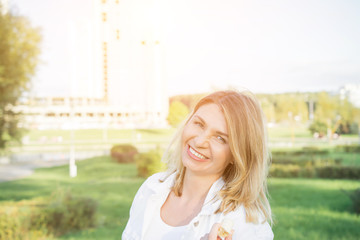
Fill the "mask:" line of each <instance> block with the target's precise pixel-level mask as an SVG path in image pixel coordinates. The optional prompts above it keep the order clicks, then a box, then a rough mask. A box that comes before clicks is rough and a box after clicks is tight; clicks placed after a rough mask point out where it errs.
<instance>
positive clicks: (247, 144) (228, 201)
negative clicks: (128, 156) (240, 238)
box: [164, 91, 272, 223]
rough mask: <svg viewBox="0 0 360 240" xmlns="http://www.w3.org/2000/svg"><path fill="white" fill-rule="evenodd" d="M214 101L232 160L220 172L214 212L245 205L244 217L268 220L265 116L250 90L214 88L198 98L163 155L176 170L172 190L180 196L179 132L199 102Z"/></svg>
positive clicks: (227, 210)
mask: <svg viewBox="0 0 360 240" xmlns="http://www.w3.org/2000/svg"><path fill="white" fill-rule="evenodd" d="M209 103H215V104H217V105H218V106H219V107H220V109H221V110H222V112H223V114H224V117H225V120H226V123H227V126H228V134H229V146H230V150H231V154H232V157H233V163H232V164H229V165H228V166H227V167H226V169H225V170H224V173H223V176H222V177H223V179H224V181H225V186H224V188H223V189H222V190H220V191H219V193H218V195H219V196H220V197H221V199H222V202H221V205H220V207H219V209H218V210H217V211H216V212H215V213H219V212H223V213H225V214H226V213H228V212H230V211H234V210H235V209H237V208H238V207H239V206H240V205H243V206H244V207H245V211H246V221H247V222H253V223H258V220H259V218H264V219H265V220H264V221H266V220H268V221H269V222H270V223H272V216H271V209H270V204H269V201H268V199H267V195H268V192H267V183H266V179H267V173H268V166H269V159H270V157H269V152H268V147H267V134H266V123H265V117H264V114H263V112H262V110H261V107H260V104H259V102H258V101H257V100H256V98H255V96H254V95H253V94H251V93H250V92H237V91H218V92H214V93H212V94H210V95H208V96H205V97H204V98H202V99H201V100H200V101H199V102H198V103H197V104H196V106H195V108H194V110H193V111H192V113H191V114H190V115H189V117H188V118H187V120H186V121H185V122H184V123H183V124H182V126H181V127H179V129H178V131H177V133H176V134H175V136H174V138H173V140H172V141H171V143H170V145H169V148H168V149H167V151H166V154H165V155H164V160H166V161H167V162H168V170H169V172H170V173H173V172H177V174H176V177H175V184H174V186H173V189H172V190H173V191H174V193H175V194H176V195H177V196H181V192H182V187H183V180H184V176H185V172H186V168H185V167H184V165H183V164H182V160H181V134H182V131H183V129H184V126H185V124H186V123H187V122H188V121H189V120H190V119H191V117H192V116H193V114H194V113H195V112H196V111H197V110H198V109H199V108H200V107H201V106H203V105H205V104H209Z"/></svg>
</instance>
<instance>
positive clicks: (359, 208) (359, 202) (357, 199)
mask: <svg viewBox="0 0 360 240" xmlns="http://www.w3.org/2000/svg"><path fill="white" fill-rule="evenodd" d="M349 196H350V198H351V200H352V202H353V209H354V211H355V213H356V214H357V215H359V214H360V188H358V189H356V190H355V191H354V192H352V193H350V194H349Z"/></svg>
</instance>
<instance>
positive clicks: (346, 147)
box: [335, 144, 360, 153]
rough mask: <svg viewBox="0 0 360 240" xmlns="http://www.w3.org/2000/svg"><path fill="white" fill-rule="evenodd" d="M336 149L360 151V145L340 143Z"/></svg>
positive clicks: (351, 151) (350, 151) (340, 150)
mask: <svg viewBox="0 0 360 240" xmlns="http://www.w3.org/2000/svg"><path fill="white" fill-rule="evenodd" d="M335 150H336V151H338V152H347V153H360V145H359V144H353V145H338V146H336V147H335Z"/></svg>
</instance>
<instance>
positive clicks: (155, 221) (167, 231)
mask: <svg viewBox="0 0 360 240" xmlns="http://www.w3.org/2000/svg"><path fill="white" fill-rule="evenodd" d="M162 204H163V203H162ZM162 204H160V206H156V207H157V211H156V214H155V215H154V217H153V218H152V220H151V223H150V225H149V230H148V231H147V232H146V233H145V237H144V239H151V240H169V239H171V240H180V236H181V235H182V233H183V232H184V231H185V230H186V226H187V225H184V226H178V227H173V226H170V225H168V224H166V223H165V222H164V221H163V220H162V218H161V216H160V209H161V206H162Z"/></svg>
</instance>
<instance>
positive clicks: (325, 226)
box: [0, 156, 360, 240]
mask: <svg viewBox="0 0 360 240" xmlns="http://www.w3.org/2000/svg"><path fill="white" fill-rule="evenodd" d="M77 165H78V170H79V171H78V176H77V177H76V178H69V176H68V166H66V165H65V166H59V167H53V168H44V169H37V170H36V172H35V173H34V174H33V175H31V176H29V177H27V178H26V179H21V180H17V181H11V182H2V183H0V192H1V194H0V209H1V207H3V208H6V209H9V205H10V202H11V203H12V202H14V203H18V201H19V200H21V199H29V200H31V199H37V198H39V197H47V196H48V195H49V194H51V193H52V192H53V189H56V188H58V187H62V188H65V189H70V190H71V192H76V194H78V195H87V196H90V197H91V198H93V199H95V200H96V201H98V203H99V205H98V206H99V208H98V216H99V221H100V220H101V221H102V223H101V225H100V226H99V227H97V228H93V229H88V230H82V231H76V232H75V231H74V232H69V233H68V234H65V235H63V236H61V238H59V239H72V240H75V239H79V240H80V239H119V238H121V237H119V236H121V233H122V231H123V230H124V228H125V225H126V223H127V220H128V217H129V209H130V206H131V203H132V200H133V198H134V196H135V194H136V192H137V190H138V189H139V187H140V185H141V184H142V182H143V181H144V178H139V177H136V175H137V171H136V166H135V164H117V163H116V162H114V161H112V160H111V158H110V157H109V156H107V157H97V158H92V159H87V160H83V161H79V162H78V163H77ZM341 188H343V189H344V190H346V191H353V190H354V189H357V188H360V182H359V181H357V180H328V179H303V178H295V179H294V178H291V179H290V178H281V179H280V178H279V179H277V178H270V179H269V192H270V195H271V199H270V204H271V208H272V211H273V213H274V215H275V225H274V227H273V231H274V234H275V239H287V240H307V239H311V240H322V239H337V240H355V239H358V236H359V225H360V218H359V217H358V216H356V215H355V214H352V213H350V211H351V207H352V202H351V200H350V198H348V197H344V194H343V193H342V192H341V191H340V189H341ZM36 204H37V205H38V204H40V203H36ZM0 231H1V227H0ZM49 238H50V237H46V238H44V237H43V238H41V237H38V238H36V237H34V238H26V237H24V236H22V237H21V239H34V240H35V239H49Z"/></svg>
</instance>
